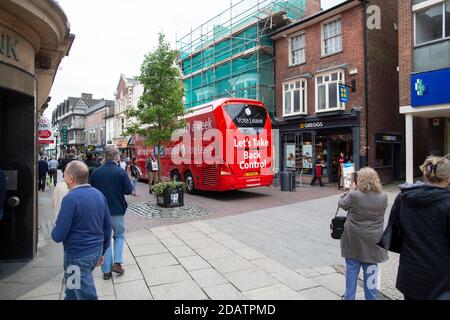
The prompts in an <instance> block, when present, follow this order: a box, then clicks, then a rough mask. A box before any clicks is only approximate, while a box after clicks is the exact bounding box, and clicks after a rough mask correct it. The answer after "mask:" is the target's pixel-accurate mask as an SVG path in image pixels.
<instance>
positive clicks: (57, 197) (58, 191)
mask: <svg viewBox="0 0 450 320" xmlns="http://www.w3.org/2000/svg"><path fill="white" fill-rule="evenodd" d="M67 193H69V188H68V187H67V183H66V182H65V181H64V180H63V181H61V182H59V183H58V184H57V185H56V187H55V190H54V191H53V213H54V215H55V219H58V214H59V210H61V203H62V201H63V198H64V197H65V196H66V194H67Z"/></svg>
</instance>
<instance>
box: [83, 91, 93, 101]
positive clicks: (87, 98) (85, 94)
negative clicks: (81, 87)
mask: <svg viewBox="0 0 450 320" xmlns="http://www.w3.org/2000/svg"><path fill="white" fill-rule="evenodd" d="M81 97H82V98H84V99H86V100H87V101H88V102H90V101H92V93H82V94H81Z"/></svg>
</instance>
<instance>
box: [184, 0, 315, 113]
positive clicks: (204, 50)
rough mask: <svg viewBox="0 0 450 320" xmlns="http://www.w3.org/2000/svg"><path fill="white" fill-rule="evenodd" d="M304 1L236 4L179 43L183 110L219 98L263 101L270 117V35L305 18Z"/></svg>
mask: <svg viewBox="0 0 450 320" xmlns="http://www.w3.org/2000/svg"><path fill="white" fill-rule="evenodd" d="M306 1H307V0H240V1H239V2H237V3H234V4H233V2H232V1H230V7H229V8H228V9H227V10H225V11H223V12H222V13H220V14H219V15H217V16H216V17H214V18H212V19H211V20H209V21H207V22H206V23H204V24H202V25H200V26H199V27H198V28H196V29H194V30H191V32H190V33H189V34H187V35H186V36H184V37H182V38H181V39H177V50H179V52H180V56H179V58H178V63H179V65H180V67H181V69H182V72H183V81H184V84H185V89H186V99H185V107H186V108H192V107H195V106H197V105H200V104H203V103H206V102H209V101H212V100H215V99H218V98H223V97H230V96H232V97H240V98H249V99H257V100H261V101H263V102H264V103H265V104H266V105H267V107H268V110H269V113H270V114H271V115H273V112H274V107H275V102H274V62H273V53H274V46H273V42H272V40H271V39H270V38H269V36H268V35H269V34H270V33H271V32H273V31H275V30H276V29H278V28H280V27H282V26H285V25H287V24H289V23H291V22H293V21H296V20H299V19H301V18H302V17H303V16H304V15H305V9H306Z"/></svg>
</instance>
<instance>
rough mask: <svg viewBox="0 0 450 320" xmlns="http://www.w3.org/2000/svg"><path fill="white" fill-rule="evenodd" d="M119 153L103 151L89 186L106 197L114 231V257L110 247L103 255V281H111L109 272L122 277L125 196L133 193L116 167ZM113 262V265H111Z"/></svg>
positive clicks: (111, 149) (109, 149) (110, 150)
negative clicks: (102, 163)
mask: <svg viewBox="0 0 450 320" xmlns="http://www.w3.org/2000/svg"><path fill="white" fill-rule="evenodd" d="M118 159H119V152H118V151H117V149H115V148H111V147H110V148H107V149H106V151H105V161H106V162H105V164H104V165H103V166H101V167H100V168H97V169H95V170H94V173H93V174H92V176H91V185H92V186H93V187H94V188H96V189H98V190H100V191H101V192H102V193H103V195H104V196H105V197H106V200H107V201H108V206H109V212H110V214H111V222H112V229H113V231H114V236H113V238H114V257H113V252H112V248H111V246H110V247H109V248H108V250H107V251H106V253H105V263H104V264H103V265H102V272H103V279H104V280H109V279H111V271H112V272H114V273H117V274H119V275H123V274H124V272H125V270H124V268H123V267H122V264H123V245H124V242H125V212H126V210H127V202H126V200H125V195H130V194H131V193H132V192H133V185H132V184H131V181H130V178H129V177H128V174H127V172H126V171H125V170H123V169H122V168H121V167H119V166H118V165H117V160H118ZM113 260H114V264H113Z"/></svg>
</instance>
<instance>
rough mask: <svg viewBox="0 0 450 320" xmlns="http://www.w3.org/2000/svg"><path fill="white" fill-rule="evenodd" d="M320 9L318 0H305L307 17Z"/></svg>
mask: <svg viewBox="0 0 450 320" xmlns="http://www.w3.org/2000/svg"><path fill="white" fill-rule="evenodd" d="M321 11H322V8H321V4H320V0H306V12H305V16H306V17H309V16H312V15H315V14H317V13H319V12H321Z"/></svg>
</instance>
